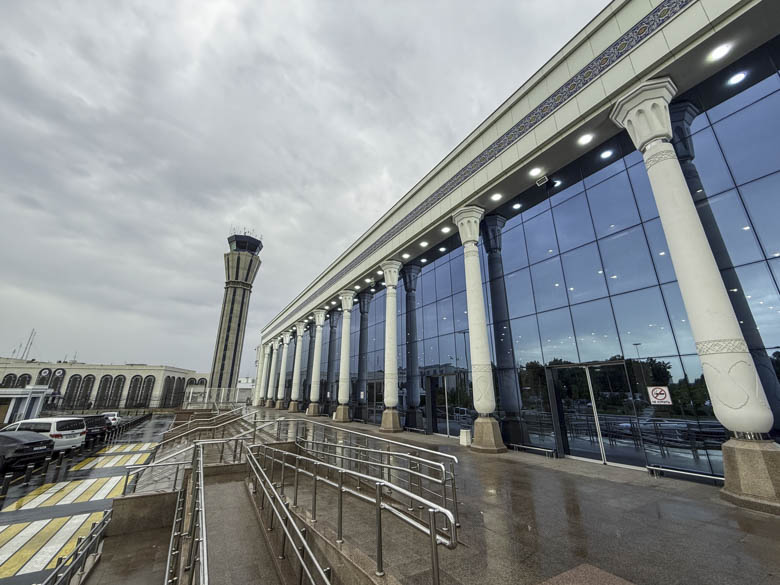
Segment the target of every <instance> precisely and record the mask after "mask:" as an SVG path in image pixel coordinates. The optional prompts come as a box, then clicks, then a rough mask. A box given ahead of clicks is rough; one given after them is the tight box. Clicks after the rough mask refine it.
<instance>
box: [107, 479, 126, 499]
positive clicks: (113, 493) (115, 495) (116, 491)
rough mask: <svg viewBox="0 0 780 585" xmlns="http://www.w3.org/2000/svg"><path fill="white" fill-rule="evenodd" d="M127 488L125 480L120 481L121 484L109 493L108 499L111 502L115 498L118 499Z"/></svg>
mask: <svg viewBox="0 0 780 585" xmlns="http://www.w3.org/2000/svg"><path fill="white" fill-rule="evenodd" d="M124 488H125V478H122V479H121V480H119V483H118V484H116V485H115V486H114V488H113V489H112V490H111V491H110V492H108V495H107V496H106V498H107V499H109V500H111V499H113V498H118V497H119V496H121V495H122V490H123V489H124Z"/></svg>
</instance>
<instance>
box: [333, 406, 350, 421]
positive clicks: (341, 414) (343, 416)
mask: <svg viewBox="0 0 780 585" xmlns="http://www.w3.org/2000/svg"><path fill="white" fill-rule="evenodd" d="M333 420H334V421H336V422H350V421H351V420H352V419H351V418H350V417H349V405H348V404H339V405H338V408H336V416H334V417H333Z"/></svg>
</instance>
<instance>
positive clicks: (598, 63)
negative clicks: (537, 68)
mask: <svg viewBox="0 0 780 585" xmlns="http://www.w3.org/2000/svg"><path fill="white" fill-rule="evenodd" d="M693 2H695V0H662V2H661V3H660V4H658V6H656V7H655V8H654V9H653V10H652V11H651V12H650V13H649V14H648V15H647V16H645V17H644V18H643V19H642V20H640V21H639V22H638V23H637V24H636V25H634V26H633V27H632V28H631V29H630V30H629V31H627V32H626V33H625V34H624V35H622V36H621V37H620V38H619V39H618V40H616V41H615V42H614V43H612V44H611V45H610V46H609V47H607V48H606V49H605V50H604V51H602V52H601V53H600V54H599V55H598V56H597V57H596V58H595V59H593V60H592V61H591V62H590V63H588V64H587V65H585V67H583V68H582V69H581V70H580V71H579V72H578V73H577V74H576V75H574V77H572V78H571V79H569V80H568V81H567V82H566V83H564V84H563V85H561V86H560V87H559V88H558V89H557V90H556V91H555V92H553V94H552V95H550V97H548V98H547V99H546V100H544V101H543V102H542V103H541V104H539V105H538V106H537V107H536V108H534V109H533V110H532V111H531V112H530V113H529V114H527V115H526V116H525V117H523V119H522V120H520V121H519V122H518V123H517V124H515V125H514V126H512V127H511V128H510V129H509V130H507V131H506V132H505V133H504V134H503V135H501V136H500V137H499V138H498V139H496V140H495V141H494V142H493V143H492V144H491V145H490V146H488V147H487V148H486V149H485V150H483V151H482V152H481V153H480V154H479V155H477V156H476V157H475V158H474V159H472V160H471V161H470V162H469V163H468V164H466V166H465V167H463V168H462V169H460V170H459V171H458V172H457V173H455V175H454V176H452V177H451V178H450V179H449V180H447V181H446V182H445V183H444V184H443V185H442V186H441V187H439V188H438V189H437V190H436V191H434V192H433V193H432V194H431V195H429V196H428V197H427V198H426V199H425V200H424V201H423V202H421V203H420V204H419V205H418V206H417V207H415V208H414V209H413V210H412V211H410V212H409V213H408V214H407V215H405V216H404V217H402V218H401V219H400V220H399V221H398V222H397V223H396V224H395V225H393V226H392V227H391V228H390V229H388V230H387V231H386V232H385V233H383V234H382V235H381V236H379V237H378V238H377V239H376V240H374V242H372V243H371V244H370V245H368V246H367V247H366V249H365V250H363V251H362V252H361V253H360V254H358V255H357V256H356V257H355V258H354V259H352V260H351V261H350V262H348V263H347V264H346V265H345V266H344V267H343V268H342V269H341V270H339V271H338V272H337V273H336V274H334V275H333V276H332V277H330V278H329V279H328V280H327V281H325V282H324V283H323V284H322V285H321V286H319V287H318V288H317V289H316V290H315V291H314V292H313V293H311V294H310V295H308V296H307V297H306V299H304V300H303V301H301V302H300V303H299V304H298V305H297V306H296V307H295V309H294V310H293V311H292V312H291V316H292V317H293V318H296V317H299V316H300V315H301V313H303V312H304V311H307V310H309V309H310V307H311V306H312V304H313V303H314V301H315V300H316V299H317V297H319V296H320V295H321V294H322V293H324V292H326V291H327V290H328V289H329V288H331V287H332V286H334V285H335V284H336V283H338V282H339V281H340V280H341V279H342V278H343V277H344V276H346V275H347V274H349V273H350V272H351V271H352V270H354V269H355V268H357V267H359V266H360V264H362V263H363V262H364V261H365V260H367V259H368V258H369V257H370V256H371V255H372V254H373V253H374V252H376V251H378V250H379V249H380V248H381V247H382V246H384V245H385V244H386V243H388V242H389V241H391V240H392V239H393V238H394V237H395V236H397V235H398V234H400V233H401V232H402V231H403V230H404V229H405V228H406V227H407V226H409V225H411V224H412V222H414V221H415V220H416V219H418V218H419V217H421V216H422V215H423V214H424V213H425V212H426V211H428V210H430V209H431V208H432V207H433V206H434V205H436V204H437V203H438V202H439V201H441V200H442V199H444V198H445V197H446V196H447V195H449V194H450V193H452V192H453V191H455V189H457V188H458V187H460V186H461V185H462V184H463V183H465V182H466V181H468V180H469V179H470V178H471V177H473V176H474V175H475V174H476V173H477V172H479V171H480V170H481V169H482V168H483V167H484V166H485V165H487V164H489V163H491V162H492V161H493V160H495V159H496V158H497V157H498V156H500V155H501V154H502V153H503V152H504V151H505V150H506V149H507V148H509V147H510V146H512V145H513V144H514V143H515V142H517V141H518V140H520V139H521V138H522V137H523V136H525V135H526V134H528V133H529V132H530V131H531V130H533V129H534V128H535V127H536V126H538V125H539V123H540V122H542V121H544V120H545V119H547V118H548V117H549V116H550V115H551V114H553V113H554V112H555V111H556V110H557V109H558V108H559V107H561V106H562V105H563V104H565V103H566V102H567V101H569V100H570V99H571V98H572V97H574V96H575V95H576V94H578V93H579V92H580V91H582V90H583V89H584V88H585V87H587V86H588V85H590V84H591V83H592V82H593V81H594V80H596V79H597V78H598V77H599V76H601V75H602V74H603V73H604V72H605V71H606V70H607V69H609V68H610V67H612V65H614V64H615V63H616V62H617V61H619V60H620V59H622V58H623V57H625V56H626V55H627V54H628V53H629V52H631V51H632V50H633V49H634V47H636V46H637V45H638V44H639V43H641V42H642V41H644V40H645V39H647V38H648V37H649V36H650V35H652V34H653V33H654V32H655V31H656V30H658V29H659V28H660V27H662V26H663V25H664V24H666V22H668V21H669V20H671V19H672V18H674V17H675V16H677V15H678V14H679V13H680V12H682V11H683V10H684V9H685V8H687V7H688V6H689V5H690V4H693Z"/></svg>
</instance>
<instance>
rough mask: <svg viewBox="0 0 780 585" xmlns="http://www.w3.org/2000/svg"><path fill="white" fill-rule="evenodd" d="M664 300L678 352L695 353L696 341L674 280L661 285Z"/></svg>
mask: <svg viewBox="0 0 780 585" xmlns="http://www.w3.org/2000/svg"><path fill="white" fill-rule="evenodd" d="M661 290H662V291H663V294H664V300H665V301H666V309H667V311H668V313H669V319H670V320H671V322H672V331H674V337H675V339H676V340H677V347H678V348H679V350H680V353H696V343H695V342H694V341H693V333H691V325H690V323H688V313H687V312H686V311H685V305H684V304H683V300H682V295H681V294H680V287H679V286H678V285H677V283H676V282H670V283H668V284H664V285H663V286H661Z"/></svg>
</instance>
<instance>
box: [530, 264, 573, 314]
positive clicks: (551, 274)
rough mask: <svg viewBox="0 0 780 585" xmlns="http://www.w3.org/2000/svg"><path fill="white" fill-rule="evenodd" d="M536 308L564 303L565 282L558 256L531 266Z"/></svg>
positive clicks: (558, 305) (551, 306) (542, 308)
mask: <svg viewBox="0 0 780 585" xmlns="http://www.w3.org/2000/svg"><path fill="white" fill-rule="evenodd" d="M531 281H532V282H533V288H534V299H535V300H536V310H537V311H545V310H547V309H553V308H555V307H562V306H563V305H565V304H566V283H565V282H564V280H563V271H562V270H561V260H560V258H551V259H550V260H546V261H545V262H540V263H539V264H534V265H533V266H531Z"/></svg>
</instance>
